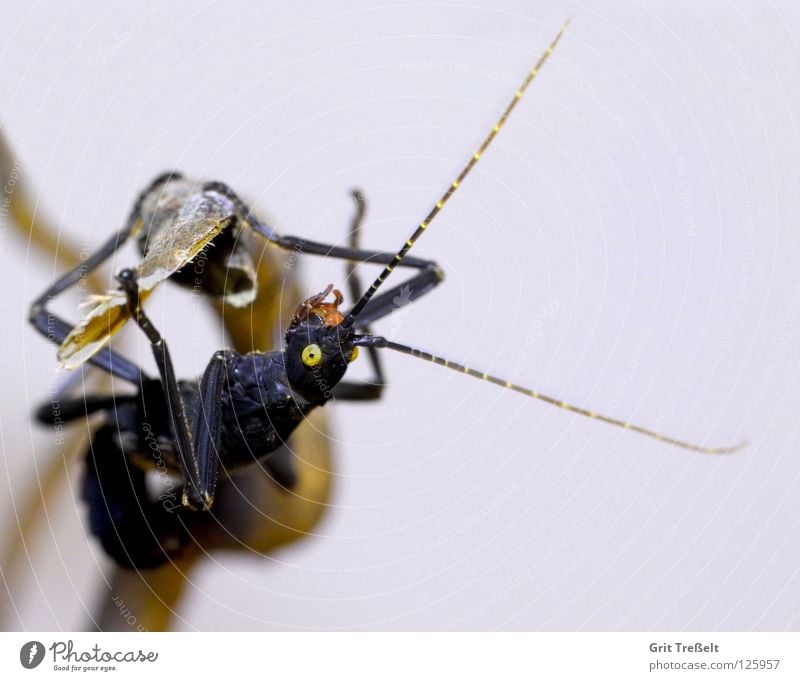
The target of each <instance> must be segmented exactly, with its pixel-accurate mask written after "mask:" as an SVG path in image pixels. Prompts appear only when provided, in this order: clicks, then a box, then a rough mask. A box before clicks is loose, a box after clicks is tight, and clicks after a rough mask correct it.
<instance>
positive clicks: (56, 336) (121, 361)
mask: <svg viewBox="0 0 800 681" xmlns="http://www.w3.org/2000/svg"><path fill="white" fill-rule="evenodd" d="M180 177H181V175H180V173H177V172H174V171H170V172H166V173H163V174H161V175H159V176H158V177H156V179H155V180H153V181H152V182H151V183H150V186H149V187H147V189H145V190H144V191H143V192H142V193H141V194H140V195H139V197H138V198H137V200H136V203H135V204H134V206H133V209H132V210H131V212H130V214H129V215H128V219H127V221H126V223H125V226H124V227H123V228H122V229H121V230H119V231H118V232H117V233H116V234H113V235H112V236H111V237H110V238H109V239H108V241H106V242H105V243H104V244H103V245H102V246H101V247H100V248H99V249H98V250H97V251H95V252H94V253H92V255H90V256H89V257H88V258H87V259H86V260H85V261H84V262H82V263H81V264H80V265H78V266H77V267H75V268H73V269H71V270H69V271H68V272H67V273H66V274H63V275H62V276H61V277H59V278H58V279H57V280H56V281H55V282H54V283H53V284H52V285H51V286H50V287H48V288H47V289H46V290H45V291H44V293H42V294H41V295H40V296H39V297H38V298H37V299H36V300H34V301H33V303H32V304H31V307H30V311H29V314H28V319H29V321H30V322H31V324H33V326H34V328H36V330H37V331H38V332H39V333H41V334H42V335H43V336H44V337H45V338H47V339H48V340H51V341H53V342H54V343H56V344H59V345H60V344H61V343H62V342H63V341H64V340H65V339H66V337H67V336H68V335H69V334H70V332H71V331H72V330H73V326H74V325H71V324H70V323H69V322H67V321H65V320H63V319H61V318H60V317H58V316H57V315H54V314H53V313H52V312H50V310H48V308H47V305H48V303H49V302H50V301H51V300H52V299H53V298H55V297H56V296H57V295H58V294H60V293H62V292H63V291H65V290H66V289H68V288H70V287H72V286H74V285H75V284H77V283H78V282H79V281H80V280H81V279H83V278H84V277H86V276H87V275H88V274H89V273H90V272H93V271H94V270H96V269H97V268H98V267H99V266H100V265H102V264H103V263H104V262H105V261H106V260H108V258H110V257H111V256H112V255H113V254H114V253H116V252H117V250H119V248H120V247H121V246H122V245H123V244H125V242H126V241H127V240H128V239H129V238H130V236H131V234H132V233H133V231H134V230H135V228H136V223H137V222H138V221H139V220H140V218H141V206H142V202H143V201H144V199H145V197H146V196H147V195H148V194H150V193H151V192H152V191H154V190H156V189H158V187H159V186H161V185H162V184H164V183H166V182H168V181H169V180H171V179H177V178H180ZM89 361H90V362H91V363H92V364H93V365H95V366H97V367H99V368H101V369H103V370H104V371H106V372H108V373H109V374H111V375H112V376H117V377H118V378H121V379H123V380H126V381H128V382H130V383H133V384H135V385H141V384H142V382H144V381H145V380H148V377H147V376H146V375H145V374H144V373H143V372H142V370H141V369H140V368H139V367H138V366H136V365H135V364H134V363H133V362H131V361H130V360H128V359H126V358H125V357H123V356H122V355H120V354H119V353H118V352H116V351H114V350H111V349H110V348H103V349H102V350H100V351H99V352H98V353H97V354H96V355H95V356H94V357H92V358H91V360H89Z"/></svg>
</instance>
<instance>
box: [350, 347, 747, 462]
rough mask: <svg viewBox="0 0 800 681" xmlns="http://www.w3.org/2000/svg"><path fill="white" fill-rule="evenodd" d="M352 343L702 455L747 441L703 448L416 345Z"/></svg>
mask: <svg viewBox="0 0 800 681" xmlns="http://www.w3.org/2000/svg"><path fill="white" fill-rule="evenodd" d="M355 344H356V345H361V346H365V347H373V348H388V349H389V350H395V351H396V352H401V353H403V354H404V355H411V356H412V357H417V358H419V359H424V360H425V361H426V362H433V363H434V364H438V365H439V366H443V367H445V368H447V369H452V370H453V371H458V372H460V373H462V374H467V375H468V376H472V377H473V378H479V379H481V380H482V381H489V383H494V384H495V385H499V386H500V387H501V388H507V389H508V390H514V391H515V392H518V393H522V394H523V395H525V396H527V397H533V398H534V399H537V400H541V401H542V402H547V404H550V405H552V406H554V407H558V408H559V409H566V410H567V411H571V412H573V413H575V414H580V415H581V416H586V417H588V418H590V419H594V420H596V421H602V422H603V423H608V424H610V425H612V426H617V427H618V428H624V429H625V430H631V431H633V432H634V433H640V434H641V435H645V436H647V437H649V438H652V439H654V440H658V441H659V442H665V443H667V444H670V445H675V446H676V447H683V448H684V449H689V450H691V451H693V452H700V453H701V454H730V453H731V452H735V451H738V450H740V449H743V448H744V447H745V446H746V444H747V443H746V442H741V443H739V444H738V445H735V446H733V447H703V446H701V445H695V444H692V443H691V442H685V441H683V440H678V439H676V438H673V437H668V436H667V435H662V434H661V433H658V432H656V431H654V430H650V429H649V428H643V427H642V426H637V425H635V424H633V423H628V422H627V421H620V420H619V419H615V418H611V417H610V416H604V415H603V414H598V413H597V412H595V411H592V410H590V409H584V408H583V407H576V406H575V405H574V404H569V403H567V402H564V401H562V400H557V399H556V398H555V397H550V396H548V395H543V394H542V393H539V392H536V391H535V390H531V389H530V388H525V387H523V386H521V385H517V384H516V383H511V382H510V381H506V380H504V379H502V378H498V377H497V376H492V375H491V374H487V373H485V372H482V371H477V370H475V369H470V368H469V367H466V366H464V365H463V364H458V363H457V362H451V361H449V360H446V359H443V358H441V357H436V356H435V355H432V354H430V353H429V352H425V351H423V350H417V349H416V348H412V347H409V346H408V345H401V344H400V343H394V342H392V341H390V340H386V339H385V338H383V337H382V336H366V335H365V336H357V337H356V339H355Z"/></svg>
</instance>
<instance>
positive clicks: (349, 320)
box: [342, 20, 569, 328]
mask: <svg viewBox="0 0 800 681" xmlns="http://www.w3.org/2000/svg"><path fill="white" fill-rule="evenodd" d="M567 26H569V20H567V21H566V22H565V23H564V25H563V26H562V27H561V30H560V31H559V32H558V35H556V37H555V38H554V39H553V42H551V43H550V45H549V47H548V48H547V49H546V50H545V51H544V52H543V53H542V56H541V57H539V61H538V62H536V66H534V67H533V68H532V69H531V70H530V72H529V73H528V75H527V76H526V77H525V80H523V81H522V84H521V85H520V86H519V89H518V90H517V91H516V92H515V93H514V98H513V99H512V100H511V101H510V102H509V104H508V106H507V107H506V108H505V111H503V115H502V116H500V118H499V119H498V120H497V123H495V124H494V127H493V128H492V130H491V132H489V134H488V135H487V136H486V139H484V140H483V143H482V144H481V146H480V147H478V150H477V151H476V152H475V153H474V154H473V155H472V158H470V160H469V162H468V163H467V165H465V166H464V168H463V170H462V171H461V173H460V174H459V176H458V177H457V178H456V179H455V180H453V182H452V184H451V185H450V186H449V187H448V188H447V191H446V192H445V193H444V194H442V196H441V198H440V199H439V200H438V201H437V202H436V205H435V206H434V207H433V208H431V210H430V212H429V213H428V215H427V216H426V217H425V219H424V220H423V221H422V222H421V223H420V224H419V227H417V229H416V230H415V231H414V233H413V234H412V235H411V236H410V237H409V238H408V240H407V241H406V242H405V244H403V247H402V248H401V249H400V250H399V251H398V252H397V253H396V254H395V256H394V259H393V260H392V262H391V263H389V264H388V265H386V267H384V269H383V272H381V273H380V274H379V275H378V278H377V279H376V280H375V281H374V282H373V284H372V286H370V287H369V288H368V289H367V290H366V292H365V293H364V295H363V296H361V298H360V299H359V300H358V302H356V304H355V305H353V307H352V309H351V310H350V312H349V313H348V314H347V316H346V317H345V319H344V321H343V322H342V326H343V327H344V328H349V327H351V326H352V325H353V324H354V323H355V320H356V317H358V315H359V313H360V312H361V311H362V310H363V309H364V306H365V305H366V304H367V303H368V302H369V301H370V299H371V298H372V296H374V295H375V293H376V292H377V290H378V289H379V288H380V287H381V285H382V284H383V282H384V281H385V280H386V278H387V277H388V276H389V275H390V274H391V273H392V272H393V271H394V268H395V267H397V266H398V265H399V264H400V261H401V260H402V259H403V258H404V257H405V256H406V254H407V253H408V252H409V251H410V250H411V247H412V246H413V245H414V244H415V243H416V241H417V239H419V238H420V237H421V236H422V234H423V232H424V231H425V230H426V229H427V228H428V226H429V225H430V224H431V222H433V220H434V219H435V218H436V216H437V215H438V214H439V211H440V210H442V208H443V207H444V204H446V203H447V201H448V200H449V199H450V197H451V196H452V195H453V194H455V192H456V189H458V186H459V185H460V184H461V183H462V182H463V181H464V178H466V177H467V175H469V173H470V171H471V170H472V169H473V168H474V167H475V164H476V163H477V162H478V159H480V157H481V156H482V155H483V152H485V151H486V149H487V148H488V147H489V145H490V144H491V143H492V140H494V138H495V137H497V133H498V132H500V128H502V127H503V125H504V124H505V122H506V120H507V119H508V117H509V116H510V115H511V112H512V111H513V110H514V107H515V106H516V105H517V102H519V100H520V99H522V95H523V94H525V90H527V89H528V86H529V85H530V84H531V83H532V82H533V79H534V78H536V76H537V75H538V73H539V70H540V69H541V68H542V66H543V65H544V63H545V62H546V61H547V58H548V57H549V56H550V55H551V54H553V50H555V48H556V45H558V41H559V40H561V36H563V35H564V31H566V30H567Z"/></svg>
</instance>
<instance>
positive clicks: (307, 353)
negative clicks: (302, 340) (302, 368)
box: [301, 343, 322, 367]
mask: <svg viewBox="0 0 800 681" xmlns="http://www.w3.org/2000/svg"><path fill="white" fill-rule="evenodd" d="M301 359H302V360H303V364H305V365H306V366H307V367H315V366H317V364H319V363H320V362H321V361H322V349H321V348H320V347H319V345H317V344H316V343H312V344H311V345H306V347H305V348H303V354H302V357H301Z"/></svg>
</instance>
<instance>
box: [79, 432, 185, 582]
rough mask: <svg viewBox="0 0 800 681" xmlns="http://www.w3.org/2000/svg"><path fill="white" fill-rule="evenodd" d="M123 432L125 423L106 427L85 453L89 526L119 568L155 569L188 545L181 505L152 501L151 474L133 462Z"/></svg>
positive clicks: (85, 490) (164, 499)
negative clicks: (150, 490)
mask: <svg viewBox="0 0 800 681" xmlns="http://www.w3.org/2000/svg"><path fill="white" fill-rule="evenodd" d="M129 425H132V424H129ZM119 430H122V428H121V426H120V424H114V425H105V426H103V427H101V428H100V429H99V430H98V431H97V433H96V434H95V436H94V438H93V440H92V444H91V445H90V447H89V451H88V452H87V455H86V471H85V473H84V479H83V499H84V501H85V502H86V503H87V504H88V506H89V527H90V529H91V532H92V534H93V535H94V536H95V537H97V539H98V540H100V543H101V544H102V546H103V549H104V550H105V552H106V553H107V554H108V555H109V556H110V557H111V558H113V559H114V560H115V561H116V562H117V563H118V564H119V565H121V566H123V567H127V568H141V569H147V568H154V567H157V566H159V565H162V564H163V563H166V562H167V561H168V560H169V559H170V557H172V556H173V555H174V554H176V553H177V552H179V551H180V549H181V548H182V546H183V545H184V543H185V541H186V537H185V530H184V528H183V525H182V523H181V518H180V511H181V509H180V504H179V503H178V502H177V499H171V498H169V497H165V498H163V499H160V500H155V501H154V500H151V499H150V496H149V494H148V491H147V486H146V482H145V477H146V474H145V472H144V471H143V470H141V469H139V468H137V467H135V466H133V465H132V464H131V463H130V460H129V459H128V456H127V454H126V452H125V450H124V444H123V442H124V438H120V437H119V432H118V431H119ZM123 432H124V431H123Z"/></svg>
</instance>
